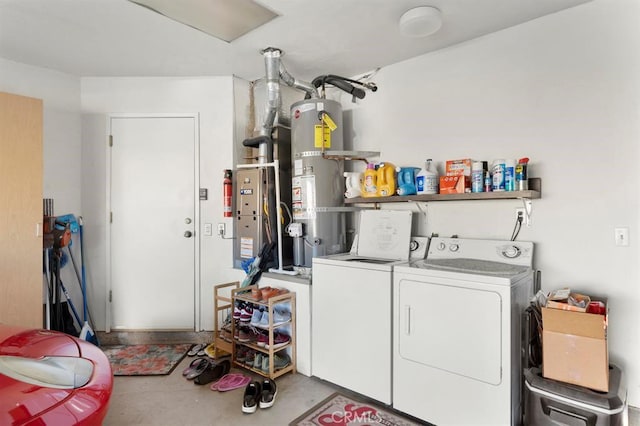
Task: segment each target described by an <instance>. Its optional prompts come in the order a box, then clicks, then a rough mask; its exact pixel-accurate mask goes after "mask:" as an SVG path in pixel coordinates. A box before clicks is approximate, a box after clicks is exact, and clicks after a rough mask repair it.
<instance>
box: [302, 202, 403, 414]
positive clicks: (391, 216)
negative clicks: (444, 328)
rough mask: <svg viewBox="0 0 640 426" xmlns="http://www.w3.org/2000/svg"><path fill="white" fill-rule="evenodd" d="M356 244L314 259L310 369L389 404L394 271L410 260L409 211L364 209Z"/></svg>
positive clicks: (321, 376)
mask: <svg viewBox="0 0 640 426" xmlns="http://www.w3.org/2000/svg"><path fill="white" fill-rule="evenodd" d="M359 228H360V229H359V238H358V248H357V251H356V253H355V254H350V253H344V254H338V255H332V256H325V257H316V258H314V259H313V269H312V271H313V272H312V273H313V275H312V285H311V291H312V298H311V314H312V319H311V353H312V357H311V366H312V368H311V373H312V374H313V375H314V376H316V377H319V378H321V379H324V380H327V381H329V382H332V383H335V384H337V385H340V386H343V387H345V388H347V389H350V390H352V391H355V392H358V393H360V394H363V395H366V396H368V397H370V398H373V399H375V400H378V401H380V402H383V403H385V404H391V362H392V360H391V358H392V348H391V345H392V336H391V325H392V315H391V307H392V285H393V278H392V272H393V267H394V265H397V264H401V263H406V262H407V260H408V259H409V245H410V237H411V212H410V211H390V210H377V211H363V212H361V217H360V227H359Z"/></svg>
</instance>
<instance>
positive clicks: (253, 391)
mask: <svg viewBox="0 0 640 426" xmlns="http://www.w3.org/2000/svg"><path fill="white" fill-rule="evenodd" d="M277 394H278V389H277V387H276V382H274V381H273V380H271V379H264V380H263V381H262V383H260V382H258V381H253V382H251V383H249V384H248V385H247V387H246V388H245V389H244V399H243V401H242V412H243V413H255V412H256V409H257V408H258V407H260V408H269V407H271V406H273V403H274V402H275V400H276V395H277Z"/></svg>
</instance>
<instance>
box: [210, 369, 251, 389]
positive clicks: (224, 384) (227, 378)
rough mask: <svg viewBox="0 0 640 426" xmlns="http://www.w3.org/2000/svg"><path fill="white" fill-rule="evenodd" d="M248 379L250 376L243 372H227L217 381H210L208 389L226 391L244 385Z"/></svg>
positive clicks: (249, 379)
mask: <svg viewBox="0 0 640 426" xmlns="http://www.w3.org/2000/svg"><path fill="white" fill-rule="evenodd" d="M250 381H251V377H249V376H245V375H244V374H241V373H229V374H225V375H224V376H222V377H221V378H220V380H218V381H217V382H214V383H212V384H211V386H210V389H211V390H213V391H216V390H217V391H219V392H226V391H230V390H234V389H239V388H241V387H244V386H246V385H247V384H248V383H249V382H250Z"/></svg>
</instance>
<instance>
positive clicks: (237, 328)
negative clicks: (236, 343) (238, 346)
mask: <svg viewBox="0 0 640 426" xmlns="http://www.w3.org/2000/svg"><path fill="white" fill-rule="evenodd" d="M233 338H234V339H236V340H238V339H239V338H240V326H239V325H238V323H237V322H236V324H235V327H233Z"/></svg>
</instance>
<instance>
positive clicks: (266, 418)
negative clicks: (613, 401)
mask: <svg viewBox="0 0 640 426" xmlns="http://www.w3.org/2000/svg"><path fill="white" fill-rule="evenodd" d="M192 360H193V358H189V357H185V359H184V360H182V362H181V363H180V365H178V367H176V369H175V370H174V371H173V372H172V373H171V374H170V375H167V376H148V377H115V378H114V392H113V395H112V397H111V403H110V407H109V412H108V414H107V417H106V419H105V422H104V426H110V425H114V426H116V425H117V426H125V425H154V426H162V425H182V426H198V425H207V426H210V425H233V426H243V425H256V424H257V425H260V426H285V425H288V424H289V423H290V422H291V421H292V420H293V419H295V418H297V417H298V416H300V415H301V414H302V413H304V412H305V411H307V410H308V409H310V408H311V407H313V406H314V405H316V404H317V403H319V402H320V401H322V400H323V399H325V398H327V397H328V396H329V395H331V394H332V393H334V392H336V391H337V390H340V388H339V387H337V386H333V385H331V384H329V383H326V382H323V381H321V380H318V379H315V378H309V377H306V376H303V375H302V374H285V375H284V376H281V377H279V378H278V379H277V380H276V383H277V385H278V396H277V397H276V402H275V404H274V406H273V407H271V408H268V409H262V410H261V409H259V408H258V410H257V411H256V412H255V413H253V414H245V413H242V410H241V407H242V397H243V395H244V388H241V389H236V390H232V391H228V392H217V391H212V390H211V389H209V386H208V385H204V386H198V385H195V384H193V382H191V381H188V380H186V379H185V378H184V377H182V370H183V369H185V368H186V367H187V366H188V365H189V363H190V362H191V361H192ZM231 372H237V373H243V374H248V375H250V376H252V377H254V378H255V379H257V380H260V378H261V377H259V376H258V375H255V374H252V373H249V372H248V371H246V370H242V369H236V368H233V369H232V370H231ZM629 426H640V411H639V410H637V409H630V410H629Z"/></svg>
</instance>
